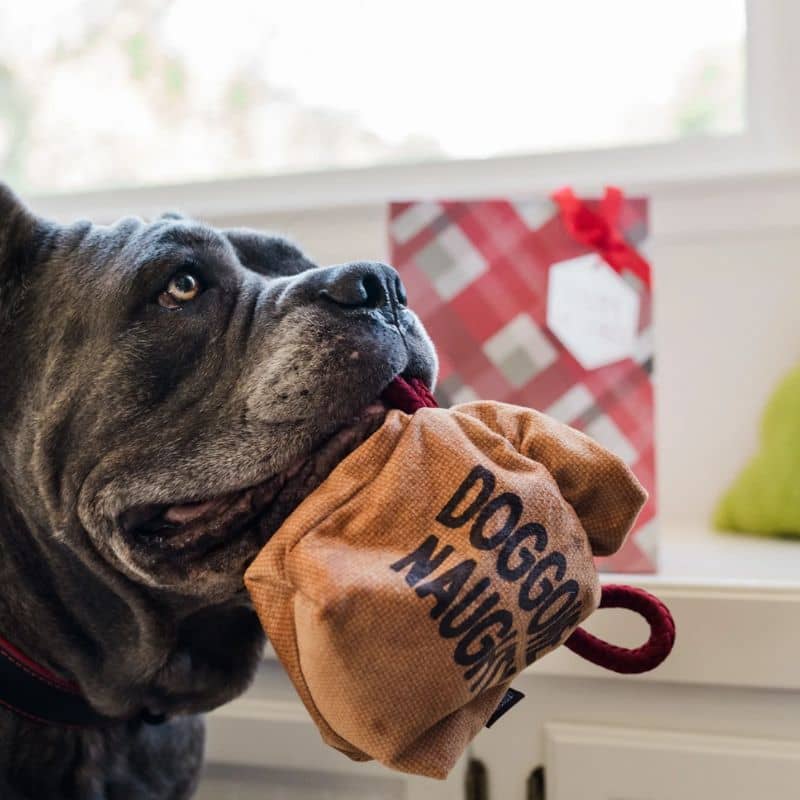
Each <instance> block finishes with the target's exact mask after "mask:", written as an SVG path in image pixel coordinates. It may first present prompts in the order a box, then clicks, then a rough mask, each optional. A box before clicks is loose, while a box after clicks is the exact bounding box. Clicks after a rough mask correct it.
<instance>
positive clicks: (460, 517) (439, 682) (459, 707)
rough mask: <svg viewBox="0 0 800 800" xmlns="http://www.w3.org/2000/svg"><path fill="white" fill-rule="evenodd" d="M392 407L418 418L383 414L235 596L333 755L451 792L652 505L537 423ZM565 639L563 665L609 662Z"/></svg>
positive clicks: (579, 445)
mask: <svg viewBox="0 0 800 800" xmlns="http://www.w3.org/2000/svg"><path fill="white" fill-rule="evenodd" d="M415 398H416V401H415ZM385 399H386V400H387V401H389V404H390V405H393V406H400V407H401V408H406V409H407V410H409V411H411V410H414V409H415V408H418V407H419V406H426V407H421V408H419V410H416V412H415V413H413V414H409V413H404V412H403V411H400V410H391V411H389V412H388V414H387V416H386V420H385V422H384V424H383V425H382V427H380V428H379V429H378V430H377V431H376V432H375V433H374V434H373V435H372V436H371V437H370V438H369V439H367V441H366V442H365V443H364V444H362V445H361V446H360V447H359V448H358V449H356V450H355V451H354V452H353V453H351V454H350V455H349V456H348V457H347V458H346V459H345V460H344V461H343V462H342V463H341V464H339V466H338V467H337V468H336V469H335V470H334V471H333V472H332V474H331V475H330V476H329V477H328V478H327V480H326V481H325V482H324V483H323V484H322V485H321V486H320V487H319V488H318V489H317V490H316V491H314V492H313V493H312V494H311V495H310V496H309V497H308V498H306V500H305V501H304V502H303V503H302V504H301V505H300V506H299V507H298V508H297V509H296V510H295V511H294V513H293V514H292V515H291V516H290V517H289V518H288V519H287V520H286V522H285V523H284V524H283V526H282V527H281V529H280V530H279V531H278V532H277V533H276V534H275V536H274V537H273V538H272V539H271V540H270V542H269V543H268V544H267V546H266V547H265V548H264V549H263V551H262V552H261V553H260V555H259V556H258V558H257V559H256V560H255V561H254V562H253V564H252V565H251V567H250V569H249V570H248V572H247V574H246V575H245V582H246V585H247V588H248V590H249V591H250V594H251V596H252V598H253V602H254V605H255V607H256V610H257V611H258V614H259V616H260V619H261V622H262V624H263V626H264V629H265V631H266V632H267V634H268V636H269V638H270V640H271V642H272V644H273V646H274V648H275V651H276V653H277V654H278V657H279V658H280V660H281V661H282V663H283V665H284V666H285V668H286V670H287V672H288V674H289V676H290V678H291V679H292V681H293V683H294V685H295V687H296V688H297V691H298V692H299V694H300V697H301V698H302V700H303V702H304V704H305V705H306V707H307V709H308V710H309V712H310V714H311V716H312V717H313V719H314V721H315V723H316V724H317V726H318V727H319V729H320V731H321V733H322V736H323V738H324V739H325V741H326V742H327V743H328V744H330V745H332V746H333V747H336V748H338V749H339V750H341V751H342V752H344V753H346V754H347V755H348V756H350V757H351V758H354V759H358V760H364V759H368V758H375V759H377V760H379V761H381V762H383V763H384V764H387V765H388V766H391V767H394V768H396V769H400V770H403V771H407V772H413V773H418V774H423V775H429V776H434V777H444V776H445V775H446V774H447V772H448V771H449V770H450V769H451V767H452V766H453V764H454V763H455V762H456V760H457V759H458V757H459V756H460V755H461V753H462V752H463V751H464V749H465V747H466V746H467V744H468V743H469V742H470V740H471V739H472V738H473V737H474V736H475V734H476V733H477V732H478V731H479V730H480V729H481V727H483V726H484V725H485V724H486V723H487V721H488V720H489V719H490V718H491V717H492V716H493V714H495V711H496V709H498V706H501V708H502V705H501V701H503V699H504V697H505V699H506V704H508V701H509V700H510V699H512V698H511V696H510V695H507V691H508V689H509V685H510V682H511V680H512V679H513V678H514V676H515V675H517V674H518V673H519V672H520V671H521V670H522V669H524V668H525V667H526V666H527V665H528V664H530V663H532V662H533V661H535V660H536V659H538V658H541V657H542V656H543V655H544V654H546V653H547V652H549V651H550V650H552V649H553V648H555V647H557V646H559V645H560V644H562V643H564V642H565V640H567V639H568V638H569V637H570V635H571V634H573V632H574V631H575V630H576V628H577V627H578V625H579V624H580V623H581V621H582V620H584V619H585V618H586V617H587V616H589V614H591V613H592V612H593V611H594V610H595V609H596V608H597V607H598V605H599V604H600V599H601V591H600V585H599V581H598V576H597V573H596V571H595V567H594V563H593V556H595V555H607V554H609V553H613V552H614V551H616V550H617V549H618V548H619V547H620V546H621V544H622V542H623V540H624V539H625V536H626V534H627V533H628V531H629V529H630V527H631V525H632V524H633V522H634V520H635V518H636V515H637V514H638V512H639V509H640V508H641V506H642V504H643V503H644V501H645V499H646V496H645V493H644V491H643V489H642V488H641V486H640V485H639V483H638V481H637V480H636V478H635V477H634V476H633V474H632V473H631V471H630V470H629V469H628V467H627V466H626V465H625V464H624V463H623V462H622V461H621V460H620V459H618V458H617V457H616V456H614V455H612V454H610V453H609V452H608V451H606V450H604V449H603V448H602V447H600V446H599V445H598V444H596V443H595V442H593V441H592V440H591V439H589V438H588V437H586V436H584V435H583V434H581V433H579V432H577V431H575V430H573V429H571V428H569V427H566V426H564V425H561V424H560V423H557V422H555V421H553V420H551V419H549V418H548V417H546V416H544V415H542V414H538V413H536V412H534V411H530V410H527V409H522V408H518V407H514V406H509V405H503V404H499V403H488V402H487V403H470V404H466V405H461V406H457V407H455V408H452V409H449V410H445V409H437V408H432V407H427V406H432V405H434V404H433V402H432V399H431V398H430V396H429V395H427V393H426V392H425V390H424V387H422V386H421V385H419V384H418V385H416V386H415V387H410V386H409V385H408V384H405V383H404V382H402V381H400V382H397V383H396V384H395V385H394V386H393V387H390V390H389V391H388V392H387V394H386V395H385ZM634 591H635V590H634ZM607 599H609V602H608V603H607V604H612V605H615V604H623V605H624V604H625V603H618V602H615V601H614V597H613V595H612V594H610V595H609V596H608V598H607ZM617 599H618V598H617ZM639 599H640V600H642V597H641V595H640V596H639ZM642 602H643V606H644V607H643V608H642V609H641V610H643V611H644V613H645V614H647V613H648V611H649V612H653V609H654V608H655V609H656V611H657V612H663V606H661V607H659V606H657V605H653V604H652V603H650V604H649V605H648V602H647V601H646V599H645V600H642ZM651 616H652V614H651ZM655 616H656V617H659V613H656V614H655ZM664 619H665V616H664V613H661V614H660V621H661V622H664ZM651 621H652V620H651ZM658 621H659V620H656V622H658ZM673 634H674V631H673V632H672V633H670V631H669V625H667V626H666V629H665V628H664V626H663V625H662V629H661V630H660V632H659V633H658V635H659V636H660V637H661V640H660V642H659V643H658V646H657V647H655V649H654V648H653V640H651V642H650V643H649V645H648V647H649V651H648V652H647V653H645V652H644V651H642V652H639V653H638V654H637V655H638V659H637V658H636V657H634V658H632V659H629V660H628V661H626V660H625V657H626V655H630V653H631V652H633V651H622V650H619V651H618V656H619V657H618V658H617V661H618V662H619V663H618V664H617V668H619V669H620V670H621V671H640V669H642V668H649V667H651V666H653V665H654V664H655V663H656V662H657V661H660V660H661V659H662V658H663V657H664V655H665V654H666V652H668V650H669V648H670V647H671V643H672V640H671V636H672V635H673ZM576 637H577V638H575V639H574V640H573V639H571V640H570V642H571V646H572V647H573V649H576V650H578V651H580V652H582V654H583V655H585V656H586V657H588V658H590V659H592V660H595V661H597V662H599V663H603V661H604V659H605V660H606V661H607V660H608V656H609V651H608V648H607V646H605V644H604V643H601V642H599V641H598V640H596V639H594V637H591V636H589V635H588V634H585V633H584V632H582V631H578V633H577V634H576ZM612 656H613V653H612ZM612 660H613V658H612ZM626 664H627V666H628V667H632V668H630V669H627V668H626ZM611 666H613V664H611Z"/></svg>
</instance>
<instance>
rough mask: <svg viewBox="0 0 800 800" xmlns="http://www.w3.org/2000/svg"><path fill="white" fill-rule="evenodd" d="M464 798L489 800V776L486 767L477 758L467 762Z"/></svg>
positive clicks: (467, 799)
mask: <svg viewBox="0 0 800 800" xmlns="http://www.w3.org/2000/svg"><path fill="white" fill-rule="evenodd" d="M464 797H465V798H466V800H489V774H488V772H487V771H486V765H485V764H484V763H483V761H481V760H480V759H478V758H471V759H470V760H469V761H468V762H467V774H466V778H465V781H464Z"/></svg>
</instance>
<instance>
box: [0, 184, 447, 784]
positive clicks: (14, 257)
mask: <svg viewBox="0 0 800 800" xmlns="http://www.w3.org/2000/svg"><path fill="white" fill-rule="evenodd" d="M0 336H1V337H2V339H0V341H1V342H2V346H1V347H0V381H1V382H2V384H1V385H0V578H2V592H1V593H0V637H2V638H3V639H5V640H6V641H7V642H9V643H11V644H13V645H14V646H15V647H16V648H18V649H19V650H20V651H22V652H23V653H24V654H26V655H27V656H29V657H30V658H31V660H32V661H34V662H36V663H37V664H39V665H41V666H42V667H44V668H47V669H49V670H51V671H52V672H54V673H55V674H56V675H57V676H60V677H61V678H64V679H67V680H69V681H72V682H74V683H75V684H77V686H78V687H79V689H80V692H81V694H82V696H83V698H85V700H86V701H88V707H91V709H92V710H93V712H95V713H97V714H99V715H102V717H103V718H104V719H103V721H102V722H100V723H98V724H96V725H94V724H92V725H88V726H85V727H81V728H78V729H71V728H64V727H61V726H58V725H52V724H41V723H39V722H35V721H31V720H29V719H27V718H25V717H23V716H21V715H20V714H18V713H15V712H14V711H11V710H7V709H5V708H2V707H0V798H2V799H3V800H22V798H25V800H28V799H30V800H58V799H59V798H81V799H83V798H86V799H87V800H88V799H89V798H91V800H102V799H103V798H108V799H109V800H110V799H111V798H113V800H123V798H125V799H127V798H136V800H154V799H155V798H158V800H162V798H164V799H165V798H170V800H178V798H186V797H190V796H191V794H192V792H193V790H194V788H195V786H196V783H197V779H198V772H199V769H200V766H201V762H202V749H203V724H202V718H201V717H199V716H197V715H198V714H201V713H202V712H204V711H206V710H208V709H211V708H214V707H215V706H219V705H220V704H222V703H225V702H227V701H229V700H230V699H231V698H233V697H235V696H236V695H238V694H239V693H241V692H242V691H243V690H244V689H245V688H246V687H247V685H248V683H249V681H250V680H251V678H252V676H253V673H254V671H255V669H256V666H257V663H258V660H259V657H260V653H261V649H262V645H263V634H262V632H261V629H260V627H259V624H258V621H257V619H256V617H255V615H254V613H253V611H252V609H251V607H250V605H249V602H248V598H247V596H246V594H245V593H244V591H243V584H242V575H243V572H244V570H245V568H246V566H247V565H248V564H249V562H250V561H251V560H252V558H253V557H254V556H255V554H256V553H257V551H258V550H259V549H260V548H261V547H262V546H263V544H264V543H265V542H266V541H267V540H268V539H269V537H270V535H271V534H272V533H274V531H275V530H276V529H277V528H278V526H279V525H280V524H281V522H282V521H283V520H284V519H285V517H286V516H287V515H288V514H289V513H290V512H291V510H292V509H293V508H294V507H295V506H296V505H297V504H298V503H299V502H300V501H301V500H302V499H303V498H304V497H305V496H306V495H307V494H308V493H309V492H310V491H311V490H312V489H313V488H314V487H315V486H317V485H318V484H319V482H320V481H321V480H322V479H324V477H325V476H326V475H327V474H328V473H329V472H330V470H331V469H332V468H333V467H334V466H335V465H336V464H337V463H338V462H339V461H340V460H341V459H342V458H343V457H344V455H346V454H347V453H348V452H349V451H350V450H352V449H353V448H354V447H356V446H357V445H358V444H359V443H360V442H361V441H363V440H364V439H365V438H366V437H367V436H368V435H369V434H370V433H371V432H372V431H373V430H374V429H375V428H376V427H377V426H378V425H379V424H380V422H381V420H382V414H383V411H382V409H381V407H380V406H379V405H376V404H375V402H374V401H375V400H376V398H378V397H379V395H380V393H381V391H382V390H383V388H384V387H385V386H386V385H387V384H388V383H389V382H390V381H391V380H392V378H393V377H394V376H396V375H400V374H402V375H405V376H416V377H421V378H422V379H423V380H425V381H426V382H427V383H428V384H431V383H432V382H433V380H434V376H435V371H436V363H435V357H434V354H433V350H432V348H431V345H430V342H429V340H428V338H427V335H426V334H425V332H424V330H423V329H422V327H421V325H420V324H419V322H418V320H417V318H416V316H415V315H414V314H413V313H412V312H411V311H409V309H408V308H407V307H406V298H405V293H404V290H403V286H402V284H401V283H400V281H399V279H398V277H397V274H396V273H395V272H394V270H392V269H391V268H390V267H387V266H385V265H383V264H378V263H353V264H346V265H341V266H334V267H327V268H321V267H317V266H315V265H314V264H313V263H311V262H310V261H309V260H308V259H307V258H306V257H305V256H304V255H303V254H302V253H301V252H300V251H299V250H298V249H296V248H295V247H294V246H293V245H291V244H289V243H288V242H286V241H285V240H284V239H281V238H278V237H273V236H268V235H265V234H259V233H256V232H253V231H247V230H215V229H213V228H210V227H208V226H206V225H203V224H200V223H198V222H195V221H192V220H187V219H184V218H181V217H179V216H177V215H167V216H165V217H163V218H161V219H159V220H156V221H154V222H150V223H145V222H143V221H141V220H138V219H125V220H122V221H121V222H118V223H117V224H115V225H113V226H110V227H101V226H96V225H92V224H90V223H88V222H79V223H76V224H74V225H70V226H60V225H56V224H54V223H51V222H48V221H45V220H42V219H40V218H38V217H36V216H35V215H33V214H32V213H31V212H30V211H28V209H27V208H26V207H25V206H24V205H22V204H21V203H20V201H19V200H18V199H17V198H16V196H15V195H14V194H13V193H12V192H10V191H9V190H8V189H6V188H5V187H3V186H2V185H0ZM12 701H13V698H12ZM158 721H161V722H162V724H152V723H154V722H158Z"/></svg>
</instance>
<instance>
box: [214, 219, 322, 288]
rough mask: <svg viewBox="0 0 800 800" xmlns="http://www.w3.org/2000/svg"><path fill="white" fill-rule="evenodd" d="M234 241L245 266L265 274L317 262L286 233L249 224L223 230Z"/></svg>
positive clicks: (282, 272)
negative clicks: (289, 238)
mask: <svg viewBox="0 0 800 800" xmlns="http://www.w3.org/2000/svg"><path fill="white" fill-rule="evenodd" d="M222 233H223V235H224V236H226V237H227V238H228V241H229V242H230V243H231V244H232V245H233V249H234V250H235V251H236V255H237V256H238V257H239V261H241V263H242V266H244V267H247V269H250V270H252V271H253V272H259V273H261V274H262V275H269V276H275V277H278V276H280V275H296V274H297V273H298V272H304V271H305V270H307V269H311V268H312V267H314V266H316V265H315V264H314V263H313V262H311V261H310V260H309V259H308V258H306V256H305V254H304V253H303V251H302V250H300V248H299V247H297V245H295V244H293V243H292V242H290V241H289V240H288V239H286V238H284V237H283V236H277V235H275V234H272V233H261V232H259V231H253V230H250V229H249V228H229V229H228V230H224V231H222Z"/></svg>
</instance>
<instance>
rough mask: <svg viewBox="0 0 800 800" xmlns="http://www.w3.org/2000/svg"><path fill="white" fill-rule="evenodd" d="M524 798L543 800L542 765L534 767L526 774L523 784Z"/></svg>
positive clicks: (527, 799)
mask: <svg viewBox="0 0 800 800" xmlns="http://www.w3.org/2000/svg"><path fill="white" fill-rule="evenodd" d="M525 798H526V800H545V796H544V767H536V769H535V770H533V771H532V772H531V774H530V775H528V781H527V783H526V786H525Z"/></svg>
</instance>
